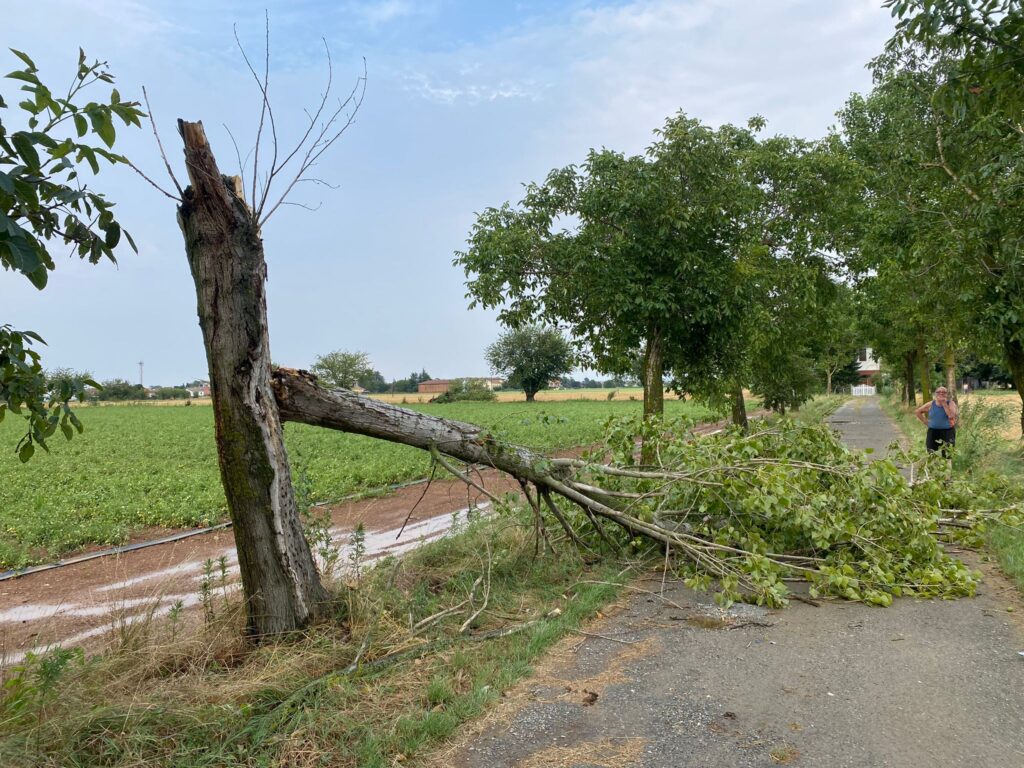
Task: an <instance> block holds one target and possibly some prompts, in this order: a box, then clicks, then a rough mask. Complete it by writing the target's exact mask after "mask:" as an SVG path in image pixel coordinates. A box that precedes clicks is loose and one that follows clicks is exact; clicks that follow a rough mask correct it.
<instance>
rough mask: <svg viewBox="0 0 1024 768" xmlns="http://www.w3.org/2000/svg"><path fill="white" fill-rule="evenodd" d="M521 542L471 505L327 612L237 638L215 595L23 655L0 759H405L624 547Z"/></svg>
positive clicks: (14, 675)
mask: <svg viewBox="0 0 1024 768" xmlns="http://www.w3.org/2000/svg"><path fill="white" fill-rule="evenodd" d="M534 546H535V540H534V530H533V525H532V522H531V521H530V520H529V519H528V518H527V517H524V516H521V515H520V514H519V513H517V512H511V513H506V514H505V515H504V516H502V517H499V518H496V519H491V520H485V521H482V522H475V523H473V524H471V525H470V526H469V527H468V528H467V529H464V530H463V531H462V532H461V533H460V534H458V535H452V536H447V537H445V538H443V539H441V540H439V541H437V542H434V543H432V544H429V545H426V546H424V547H423V548H421V549H419V550H417V551H415V552H413V553H412V554H410V555H408V556H407V557H406V558H404V559H403V560H402V561H401V563H399V562H397V561H394V560H387V561H384V562H382V563H380V565H378V566H377V567H376V568H373V569H371V570H370V571H368V572H364V573H363V575H362V578H361V579H359V580H358V582H357V581H356V580H355V579H354V578H343V579H342V580H340V581H338V582H336V583H335V584H334V586H333V592H334V594H335V597H336V602H335V607H334V610H333V614H332V615H331V616H330V617H328V619H326V620H325V621H324V622H323V623H321V624H320V625H318V626H315V627H313V628H312V629H311V630H309V631H307V632H304V633H301V634H297V635H296V636H294V637H292V638H290V639H287V640H285V641H282V642H279V643H276V644H272V645H267V646H265V647H261V648H255V649H252V648H248V647H246V646H245V645H244V644H243V643H242V642H241V640H240V639H239V638H240V637H241V626H242V622H243V617H242V615H241V613H242V612H241V610H240V605H238V604H237V603H233V604H232V605H231V606H230V608H224V607H222V606H221V605H220V604H219V603H218V613H217V615H216V616H214V617H213V618H212V620H211V621H210V622H209V623H207V624H204V625H201V626H198V627H193V628H190V630H189V631H187V632H181V633H179V634H177V636H176V635H175V634H174V633H172V632H171V631H169V627H168V621H167V620H166V619H155V620H153V621H151V622H149V623H148V624H146V625H145V626H135V627H134V628H133V632H132V633H131V634H130V635H124V636H121V637H120V638H119V640H118V641H117V642H116V643H115V645H114V647H112V648H111V649H110V650H109V651H108V652H107V653H105V654H103V655H100V656H96V657H92V658H87V657H86V656H84V655H83V654H81V653H80V652H75V651H60V652H57V655H50V656H47V657H43V658H35V659H31V660H30V661H28V662H27V663H25V664H23V665H21V667H20V668H18V669H15V670H13V671H11V670H8V671H7V672H5V673H4V675H5V677H6V679H4V680H3V689H2V690H3V693H0V765H2V766H4V768H29V766H31V767H32V768H37V767H40V766H53V767H54V768H56V766H73V765H74V766H86V765H103V766H109V767H110V768H128V767H129V766H131V767H132V768H134V767H135V766H147V767H149V766H159V767H166V768H185V767H186V766H187V767H188V768H197V767H198V766H205V767H206V768H220V767H222V766H225V767H226V766H268V767H269V766H307V765H308V766H312V765H325V764H326V765H331V766H341V767H344V766H361V767H365V768H384V766H392V765H395V764H398V763H400V762H404V761H406V760H407V759H411V758H412V757H413V756H414V755H415V754H416V753H417V752H420V751H421V750H423V749H424V748H425V747H426V746H428V745H430V744H432V743H433V742H436V741H437V740H439V739H442V738H444V737H445V736H447V735H449V734H450V733H451V732H452V731H453V730H454V729H455V728H456V727H457V726H458V724H459V723H461V722H463V721H465V720H467V719H468V718H471V717H474V716H476V715H478V714H480V713H481V712H482V711H483V709H484V707H486V706H487V705H488V704H489V703H490V702H493V701H494V700H496V699H497V698H499V697H500V696H501V694H502V691H504V690H506V689H508V688H509V687H510V686H511V685H512V684H513V683H514V682H515V681H516V680H517V679H519V678H520V677H522V676H524V675H525V674H527V673H528V672H529V670H530V664H531V662H532V661H533V660H534V659H536V658H537V657H538V655H539V654H541V653H542V652H543V651H544V650H546V649H547V648H548V647H549V646H550V645H551V644H552V643H554V642H555V641H556V640H557V639H558V638H559V637H561V636H562V635H564V634H565V633H566V632H568V631H570V630H572V629H573V628H574V627H576V626H578V625H579V623H580V622H582V621H584V620H585V619H586V618H588V617H590V616H592V615H593V614H594V613H595V612H596V610H597V609H598V608H599V607H600V606H601V605H603V604H604V603H606V602H607V601H608V600H610V599H611V598H612V597H613V596H614V595H615V594H616V591H617V587H616V585H615V582H617V581H618V578H619V577H617V576H616V572H617V571H618V570H619V569H620V568H621V563H620V564H615V563H612V562H604V563H602V564H599V565H593V566H588V565H587V564H586V563H585V562H583V561H582V560H581V559H580V558H579V557H578V556H576V555H575V554H574V553H573V552H571V551H569V550H568V549H567V548H565V547H563V548H562V549H560V550H559V553H558V554H557V555H556V556H551V555H546V556H542V557H536V556H535V550H534ZM595 582H596V583H595ZM484 584H486V586H487V588H488V589H487V601H486V605H484V604H483V601H482V600H481V597H482V595H483V585H484ZM474 585H476V587H474ZM470 595H475V602H471V603H470V606H472V607H470V606H467V605H465V604H464V601H466V600H467V598H468V596H470ZM459 604H463V606H462V608H461V609H459V610H456V611H454V612H453V613H451V614H447V615H445V614H444V613H443V611H445V610H446V609H448V608H451V607H454V606H458V605H459ZM476 609H482V610H479V611H476ZM474 613H475V616H474ZM431 617H434V618H433V619H432V618H431ZM467 620H469V621H468V622H467ZM418 625H419V626H418ZM463 626H465V631H464V632H463V631H461V630H462V628H463ZM503 632H508V634H503ZM357 658H358V659H359V663H358V664H357V665H355V666H353V664H354V662H355V661H356V660H357Z"/></svg>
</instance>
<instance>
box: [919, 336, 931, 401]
mask: <svg viewBox="0 0 1024 768" xmlns="http://www.w3.org/2000/svg"><path fill="white" fill-rule="evenodd" d="M917 362H918V364H919V365H920V366H921V402H922V403H927V402H928V401H929V400H931V399H932V384H931V376H929V372H928V369H929V368H930V367H931V366H930V362H931V361H930V360H929V359H928V349H927V347H925V343H924V336H923V335H921V334H918V336H917Z"/></svg>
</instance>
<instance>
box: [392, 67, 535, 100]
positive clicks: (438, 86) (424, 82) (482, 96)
mask: <svg viewBox="0 0 1024 768" xmlns="http://www.w3.org/2000/svg"><path fill="white" fill-rule="evenodd" d="M466 74H468V73H466ZM403 79H404V81H405V89H406V90H407V91H412V92H413V93H416V94H418V95H420V96H421V97H423V98H424V99H427V100H428V101H434V102H437V103H439V104H455V103H456V102H465V103H469V104H479V103H481V102H486V101H499V100H502V99H524V100H527V101H535V100H536V99H537V98H538V94H539V91H540V87H539V86H537V85H536V84H534V83H530V82H527V81H523V82H514V81H505V80H503V81H500V82H497V83H472V82H463V83H460V84H454V83H451V82H441V81H434V80H432V79H431V78H430V77H429V76H428V75H426V74H425V73H423V72H413V73H410V74H406V75H404V76H403Z"/></svg>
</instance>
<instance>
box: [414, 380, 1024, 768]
mask: <svg viewBox="0 0 1024 768" xmlns="http://www.w3.org/2000/svg"><path fill="white" fill-rule="evenodd" d="M832 421H833V424H834V425H835V426H836V428H837V429H839V430H841V432H842V433H843V435H844V437H845V438H846V439H847V440H848V441H849V442H850V444H851V445H854V446H857V447H872V448H875V449H876V452H878V453H882V452H884V449H885V448H886V447H887V446H888V444H889V443H890V442H891V441H892V439H894V438H895V437H896V436H897V432H896V431H895V428H894V426H893V425H892V424H891V422H889V420H888V418H887V417H886V416H885V414H884V413H883V412H882V411H881V410H880V409H879V408H878V405H877V402H875V401H873V400H870V399H867V400H857V401H854V402H853V403H851V404H848V405H847V406H845V407H844V408H843V409H841V410H840V411H839V412H837V413H836V414H835V415H834V416H833V419H832ZM980 567H982V568H983V570H984V571H985V572H986V579H985V581H984V583H983V585H982V587H981V589H980V593H979V595H978V596H977V597H975V598H973V599H962V600H955V601H919V600H910V599H904V600H898V601H896V604H895V605H894V606H893V607H891V608H887V609H882V608H867V607H865V606H863V605H859V604H852V603H826V604H824V605H823V606H822V607H820V608H815V607H813V606H809V605H805V604H801V603H794V604H793V605H791V606H790V607H789V608H786V609H785V610H781V611H765V610H762V609H753V608H750V607H747V606H737V607H736V608H734V609H733V610H732V611H730V612H728V613H722V612H721V611H719V610H718V609H717V608H715V607H714V606H713V605H711V604H709V601H708V599H707V596H706V595H699V594H695V593H693V592H691V591H690V590H688V589H686V588H685V587H683V586H682V585H680V584H670V585H669V586H668V587H667V588H666V590H665V593H664V599H662V598H661V597H660V596H658V595H655V594H650V593H645V592H639V591H638V592H635V593H634V597H632V598H631V599H626V600H624V601H623V604H622V607H621V609H620V610H618V611H617V612H615V613H614V615H612V616H610V617H607V618H603V619H601V620H600V621H598V622H595V623H594V625H593V626H590V627H588V628H587V632H589V633H590V634H589V635H577V636H574V637H571V638H569V639H568V640H566V641H564V642H563V643H562V644H561V645H560V646H559V647H558V649H557V650H556V652H555V653H553V654H551V655H550V656H549V657H548V658H547V659H546V660H545V661H544V662H543V663H542V664H541V665H540V667H539V669H538V673H537V675H536V676H535V677H533V678H531V679H530V680H527V681H525V682H524V683H522V684H521V685H519V686H518V687H517V688H516V689H514V690H513V691H511V692H509V694H508V696H507V698H506V699H505V701H504V702H503V703H502V705H501V706H500V707H499V708H498V709H497V710H496V711H495V712H494V713H492V715H491V716H490V717H489V718H488V719H487V720H485V721H484V723H483V724H482V725H480V726H478V727H477V729H476V732H475V733H470V734H467V736H465V737H464V739H463V741H462V743H460V744H457V745H456V746H455V747H453V748H452V749H449V750H447V751H446V752H445V753H443V754H441V755H437V756H435V762H434V763H433V764H434V765H437V766H440V765H444V766H461V767H462V768H484V767H486V768H497V767H499V766H500V767H506V768H512V767H517V768H539V767H540V766H568V767H572V768H595V766H605V767H607V768H620V767H626V766H643V767H646V768H655V767H657V768H670V767H671V768H677V767H682V766H724V767H726V768H728V767H733V766H735V767H739V766H766V767H767V766H775V765H780V764H782V765H785V764H789V765H795V766H819V767H821V768H825V767H826V766H827V767H828V768H875V767H876V766H886V767H888V766H892V767H894V768H904V767H905V768H922V767H927V768H944V767H946V766H964V767H965V768H1011V767H1016V766H1024V658H1022V657H1021V656H1020V655H1018V651H1020V650H1024V623H1022V622H1021V615H1022V613H1024V604H1022V602H1021V600H1020V598H1019V595H1018V593H1017V592H1016V590H1015V589H1014V588H1013V587H1011V586H1010V585H1008V584H1007V583H1006V582H1005V580H1003V579H1002V578H1001V577H1000V576H999V575H998V573H994V572H992V569H991V567H989V566H987V565H984V564H981V566H980ZM638 587H639V588H640V589H647V590H650V591H651V592H655V593H656V592H659V591H660V580H659V579H653V580H652V581H650V582H646V583H640V584H639V585H638ZM1007 608H1013V609H1014V612H1012V613H1011V612H1008V611H1007V610H1006V609H1007ZM598 635H603V636H604V637H599V636H598Z"/></svg>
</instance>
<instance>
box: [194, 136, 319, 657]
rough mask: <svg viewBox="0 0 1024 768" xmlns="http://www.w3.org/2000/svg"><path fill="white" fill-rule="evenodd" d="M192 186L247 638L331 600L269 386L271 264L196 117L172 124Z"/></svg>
mask: <svg viewBox="0 0 1024 768" xmlns="http://www.w3.org/2000/svg"><path fill="white" fill-rule="evenodd" d="M178 129H179V131H180V133H181V137H182V140H183V142H184V145H185V163H186V166H187V169H188V176H189V180H190V181H191V185H190V186H189V187H188V188H187V189H186V190H185V192H184V195H183V198H182V203H181V205H180V206H179V208H178V223H179V225H180V226H181V231H182V234H183V235H184V236H185V252H186V254H187V256H188V262H189V267H190V268H191V270H192V277H193V279H194V280H195V284H196V296H197V299H198V312H199V325H200V327H201V328H202V332H203V342H204V344H205V346H206V358H207V361H208V363H209V370H210V384H211V389H212V395H213V412H214V424H215V428H216V438H217V458H218V462H219V464H220V474H221V480H222V481H223V484H224V492H225V495H226V496H227V502H228V510H229V512H230V515H231V521H232V523H233V524H234V526H233V527H234V534H235V544H236V547H237V549H238V563H239V568H240V570H241V575H242V587H243V589H244V593H245V599H246V611H247V616H248V620H247V631H248V633H249V635H250V636H251V637H253V638H254V639H256V640H258V639H260V638H264V637H268V636H272V635H279V634H281V633H283V632H287V631H290V630H295V629H300V628H302V627H304V626H306V625H307V624H309V623H310V622H311V621H312V620H313V619H315V618H316V617H317V615H318V613H319V612H320V609H321V606H322V605H323V603H324V602H325V600H326V598H327V592H326V590H325V589H324V587H323V585H322V584H321V582H320V577H319V575H318V574H317V570H316V565H315V563H314V561H313V556H312V554H311V552H310V549H309V544H308V543H307V541H306V538H305V536H304V535H303V532H302V525H301V522H300V519H299V514H298V508H297V506H296V501H295V493H294V490H293V487H292V478H291V470H290V468H289V465H288V455H287V453H286V451H285V447H284V438H283V434H282V431H281V419H280V416H279V414H278V409H277V403H276V401H275V399H274V393H273V391H272V390H271V387H270V344H269V340H268V334H267V304H266V279H267V266H266V261H265V260H264V256H263V242H262V240H261V238H260V232H259V226H258V224H257V223H256V221H255V219H254V216H253V213H252V211H251V210H250V208H249V206H248V205H246V202H245V200H244V198H243V191H242V185H241V180H240V179H238V177H227V176H222V175H221V173H220V170H219V169H218V168H217V162H216V160H215V159H214V156H213V153H212V151H211V149H210V145H209V143H208V142H207V140H206V134H205V133H204V131H203V124H202V123H200V122H196V123H190V122H186V121H184V120H179V121H178Z"/></svg>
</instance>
